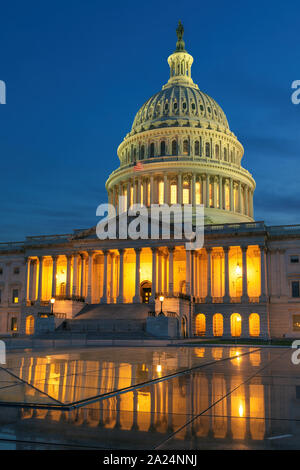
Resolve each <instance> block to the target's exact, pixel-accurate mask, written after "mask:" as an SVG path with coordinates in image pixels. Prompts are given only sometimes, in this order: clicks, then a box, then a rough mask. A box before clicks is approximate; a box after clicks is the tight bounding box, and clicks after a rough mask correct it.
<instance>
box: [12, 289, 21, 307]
mask: <svg viewBox="0 0 300 470" xmlns="http://www.w3.org/2000/svg"><path fill="white" fill-rule="evenodd" d="M12 302H13V304H17V303H18V302H19V290H18V289H13V291H12Z"/></svg>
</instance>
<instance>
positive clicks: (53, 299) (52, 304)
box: [50, 297, 55, 315]
mask: <svg viewBox="0 0 300 470" xmlns="http://www.w3.org/2000/svg"><path fill="white" fill-rule="evenodd" d="M50 302H51V315H53V306H54V303H55V298H54V297H52V299H51V300H50Z"/></svg>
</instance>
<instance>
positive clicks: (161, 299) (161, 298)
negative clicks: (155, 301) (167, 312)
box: [159, 295, 165, 315]
mask: <svg viewBox="0 0 300 470" xmlns="http://www.w3.org/2000/svg"><path fill="white" fill-rule="evenodd" d="M164 300H165V298H164V296H163V295H160V296H159V301H160V312H159V315H164V313H163V301H164Z"/></svg>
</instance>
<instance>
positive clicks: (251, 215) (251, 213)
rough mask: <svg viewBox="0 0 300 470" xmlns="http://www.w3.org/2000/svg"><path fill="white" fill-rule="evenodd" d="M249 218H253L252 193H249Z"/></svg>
mask: <svg viewBox="0 0 300 470" xmlns="http://www.w3.org/2000/svg"><path fill="white" fill-rule="evenodd" d="M249 197H250V214H249V215H250V217H252V218H253V191H250V196H249Z"/></svg>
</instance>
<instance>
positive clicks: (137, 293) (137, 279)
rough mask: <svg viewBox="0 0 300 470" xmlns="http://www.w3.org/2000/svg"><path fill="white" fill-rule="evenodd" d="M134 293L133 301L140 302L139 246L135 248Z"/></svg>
mask: <svg viewBox="0 0 300 470" xmlns="http://www.w3.org/2000/svg"><path fill="white" fill-rule="evenodd" d="M134 251H135V295H134V298H133V302H135V303H140V302H141V296H140V283H141V281H140V274H141V248H135V249H134Z"/></svg>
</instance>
